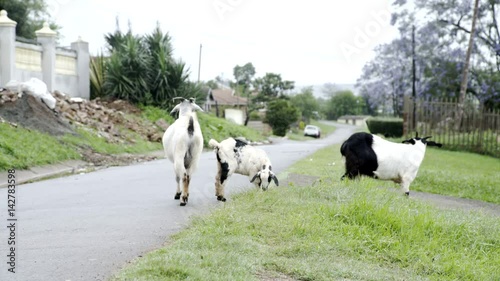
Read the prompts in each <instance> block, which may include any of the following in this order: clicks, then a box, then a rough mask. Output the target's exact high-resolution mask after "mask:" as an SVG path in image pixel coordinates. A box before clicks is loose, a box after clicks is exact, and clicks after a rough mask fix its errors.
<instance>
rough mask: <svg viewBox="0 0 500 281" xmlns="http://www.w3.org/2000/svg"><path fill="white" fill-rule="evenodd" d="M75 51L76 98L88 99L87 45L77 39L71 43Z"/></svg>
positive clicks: (88, 62)
mask: <svg viewBox="0 0 500 281" xmlns="http://www.w3.org/2000/svg"><path fill="white" fill-rule="evenodd" d="M71 49H73V50H75V51H76V56H77V58H76V73H78V94H77V96H78V97H81V98H84V99H90V54H89V43H88V42H85V41H83V40H82V39H81V38H78V40H77V41H76V42H73V43H71Z"/></svg>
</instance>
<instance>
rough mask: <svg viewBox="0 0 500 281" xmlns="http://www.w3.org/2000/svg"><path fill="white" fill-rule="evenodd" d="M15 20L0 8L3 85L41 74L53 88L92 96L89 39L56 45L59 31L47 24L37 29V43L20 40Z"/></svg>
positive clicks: (75, 94)
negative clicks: (68, 46)
mask: <svg viewBox="0 0 500 281" xmlns="http://www.w3.org/2000/svg"><path fill="white" fill-rule="evenodd" d="M15 28H16V22H14V21H12V20H11V19H9V18H8V16H7V12H6V11H4V10H2V11H0V62H1V63H0V87H1V86H4V85H5V84H7V82H9V81H11V80H17V81H19V82H24V81H27V80H29V79H30V78H33V77H35V78H38V79H40V80H42V81H43V82H45V84H47V89H48V90H49V91H50V92H53V91H55V90H58V91H61V92H63V93H65V94H67V95H69V96H71V97H81V98H85V99H88V98H90V68H89V64H90V53H89V46H88V43H87V42H85V41H82V40H80V39H79V40H77V41H76V42H73V43H71V49H62V48H58V47H57V46H56V32H55V31H53V30H51V29H50V27H49V26H48V24H44V26H43V28H42V29H40V30H38V31H36V35H37V43H36V44H27V43H23V42H17V41H16V40H15V39H16V36H15Z"/></svg>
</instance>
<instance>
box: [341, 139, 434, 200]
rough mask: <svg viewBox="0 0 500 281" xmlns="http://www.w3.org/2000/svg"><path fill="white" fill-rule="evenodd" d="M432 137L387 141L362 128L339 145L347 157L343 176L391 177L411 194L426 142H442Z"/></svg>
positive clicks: (432, 144)
mask: <svg viewBox="0 0 500 281" xmlns="http://www.w3.org/2000/svg"><path fill="white" fill-rule="evenodd" d="M429 138H431V137H424V138H419V137H418V134H417V135H416V136H415V138H411V139H408V140H404V141H403V143H394V142H390V141H387V140H385V139H383V138H381V137H379V136H376V135H373V134H368V133H365V132H359V133H355V134H353V135H351V136H350V137H349V138H348V139H347V140H346V141H345V142H344V143H343V144H342V146H341V147H340V153H341V154H342V156H344V157H345V170H346V171H345V174H344V175H343V176H342V179H344V178H345V177H348V178H350V179H353V178H357V177H359V176H361V175H365V176H369V177H372V178H375V179H380V180H392V181H394V182H395V183H399V184H400V185H401V189H402V191H403V192H404V193H405V194H406V195H410V184H411V183H412V182H413V180H414V179H415V177H416V176H417V173H418V169H419V167H420V164H422V161H423V160H424V155H425V148H426V147H427V146H437V147H441V146H442V144H440V143H436V142H433V141H428V139H429Z"/></svg>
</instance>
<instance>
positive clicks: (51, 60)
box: [35, 22, 57, 92]
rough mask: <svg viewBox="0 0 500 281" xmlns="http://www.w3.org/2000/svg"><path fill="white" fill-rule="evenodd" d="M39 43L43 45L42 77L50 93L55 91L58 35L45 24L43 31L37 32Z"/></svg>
mask: <svg viewBox="0 0 500 281" xmlns="http://www.w3.org/2000/svg"><path fill="white" fill-rule="evenodd" d="M35 34H36V36H37V41H38V42H40V43H41V44H42V49H43V51H42V52H43V53H42V77H43V82H45V84H47V90H48V91H49V92H52V91H54V90H55V89H54V86H55V77H56V35H57V33H56V32H55V31H54V30H52V29H50V27H49V24H48V23H47V22H45V23H44V24H43V27H42V29H40V30H37V31H35Z"/></svg>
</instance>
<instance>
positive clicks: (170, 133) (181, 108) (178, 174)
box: [162, 99, 203, 206]
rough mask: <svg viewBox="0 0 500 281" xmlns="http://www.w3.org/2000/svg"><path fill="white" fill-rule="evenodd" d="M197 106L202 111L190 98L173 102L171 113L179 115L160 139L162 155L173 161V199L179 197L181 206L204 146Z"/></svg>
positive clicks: (184, 201) (186, 196)
mask: <svg viewBox="0 0 500 281" xmlns="http://www.w3.org/2000/svg"><path fill="white" fill-rule="evenodd" d="M197 110H199V111H203V110H202V109H201V108H200V107H199V106H198V105H197V104H196V103H194V101H193V99H189V100H187V99H185V100H184V101H182V102H181V103H179V104H178V105H176V106H175V107H174V109H172V111H171V112H170V114H173V113H174V112H177V111H178V112H179V118H177V120H175V122H174V123H173V124H172V125H171V126H170V127H168V128H167V130H166V131H165V134H163V139H162V141H163V149H164V150H165V155H166V157H167V158H168V159H169V160H170V161H171V162H173V163H174V171H175V180H176V181H177V192H176V193H175V197H174V199H176V200H178V199H180V200H181V203H180V205H181V206H185V205H186V204H187V202H188V197H189V182H190V181H191V175H192V174H193V172H194V171H195V170H196V167H197V165H198V161H199V159H200V155H201V151H202V150H203V136H202V134H201V129H200V124H199V123H198V118H197V116H196V111H197ZM181 184H182V186H183V188H182V192H181Z"/></svg>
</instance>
